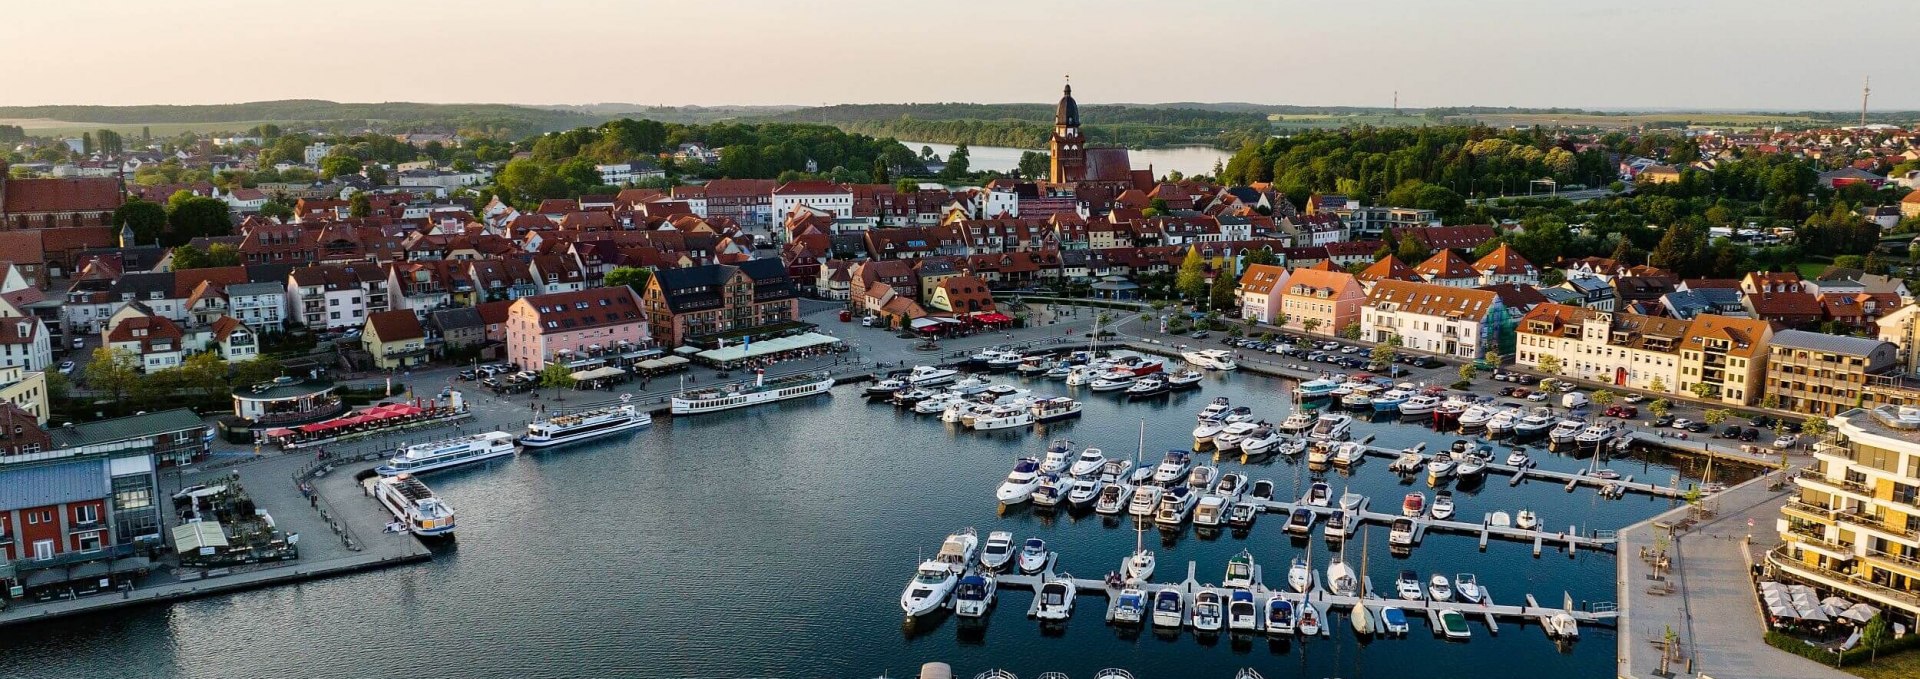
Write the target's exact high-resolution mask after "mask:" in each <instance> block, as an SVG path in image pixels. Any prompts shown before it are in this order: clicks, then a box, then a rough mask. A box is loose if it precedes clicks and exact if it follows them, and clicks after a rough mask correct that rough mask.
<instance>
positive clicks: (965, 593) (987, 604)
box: [953, 575, 995, 618]
mask: <svg viewBox="0 0 1920 679" xmlns="http://www.w3.org/2000/svg"><path fill="white" fill-rule="evenodd" d="M994 585H995V583H994V580H993V576H991V575H969V576H966V577H963V578H960V584H959V585H957V586H956V587H955V588H954V590H953V614H954V615H957V616H960V617H962V618H978V617H982V616H985V615H986V614H987V609H990V608H993V592H994Z"/></svg>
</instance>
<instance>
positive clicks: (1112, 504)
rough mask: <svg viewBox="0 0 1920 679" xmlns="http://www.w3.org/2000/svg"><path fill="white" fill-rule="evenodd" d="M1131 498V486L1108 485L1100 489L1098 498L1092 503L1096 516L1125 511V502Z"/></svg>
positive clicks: (1122, 484)
mask: <svg viewBox="0 0 1920 679" xmlns="http://www.w3.org/2000/svg"><path fill="white" fill-rule="evenodd" d="M1132 498H1133V486H1129V485H1127V484H1125V483H1108V484H1106V485H1104V486H1102V487H1101V488H1100V497H1099V498H1096V499H1095V500H1094V501H1093V511H1094V513H1096V514H1105V515H1109V516H1111V515H1114V514H1119V513H1120V512H1122V511H1126V509H1127V501H1128V500H1130V499H1132Z"/></svg>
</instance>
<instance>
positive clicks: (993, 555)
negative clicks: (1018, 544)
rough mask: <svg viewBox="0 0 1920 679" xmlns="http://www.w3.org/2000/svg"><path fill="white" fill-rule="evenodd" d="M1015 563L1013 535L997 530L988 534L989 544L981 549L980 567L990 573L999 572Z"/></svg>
mask: <svg viewBox="0 0 1920 679" xmlns="http://www.w3.org/2000/svg"><path fill="white" fill-rule="evenodd" d="M1012 561H1013V533H1011V532H1008V531H1004V530H997V531H994V532H991V533H988V534H987V543H986V545H985V546H982V547H981V548H980V565H981V566H982V567H984V568H986V569H987V570H989V571H995V572H997V571H999V570H1000V569H1002V568H1006V567H1007V564H1008V563H1010V562H1012Z"/></svg>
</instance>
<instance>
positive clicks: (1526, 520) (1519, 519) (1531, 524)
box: [1513, 509, 1540, 530]
mask: <svg viewBox="0 0 1920 679" xmlns="http://www.w3.org/2000/svg"><path fill="white" fill-rule="evenodd" d="M1513 527H1515V528H1519V529H1521V530H1534V529H1537V528H1539V527H1540V516H1539V515H1538V514H1534V513H1533V510H1531V509H1522V510H1520V512H1519V513H1517V514H1514V516H1513Z"/></svg>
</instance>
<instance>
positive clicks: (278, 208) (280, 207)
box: [260, 200, 293, 222]
mask: <svg viewBox="0 0 1920 679" xmlns="http://www.w3.org/2000/svg"><path fill="white" fill-rule="evenodd" d="M260 216H262V217H267V218H271V219H278V220H280V221H283V222H285V221H291V220H292V219H293V206H292V205H288V204H286V203H282V202H280V201H278V200H269V201H267V202H265V203H261V204H260Z"/></svg>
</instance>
